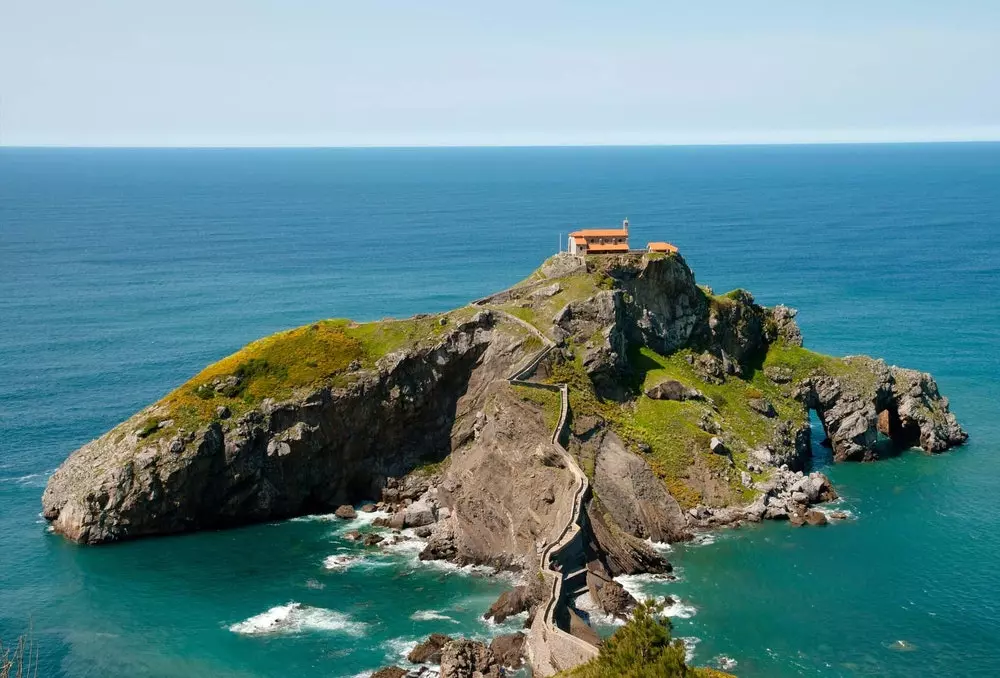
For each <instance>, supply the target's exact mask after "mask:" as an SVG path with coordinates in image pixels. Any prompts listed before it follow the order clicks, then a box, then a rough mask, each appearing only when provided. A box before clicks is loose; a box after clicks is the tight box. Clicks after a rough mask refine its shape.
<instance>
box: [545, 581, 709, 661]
mask: <svg viewBox="0 0 1000 678" xmlns="http://www.w3.org/2000/svg"><path fill="white" fill-rule="evenodd" d="M662 609H663V608H662V605H660V604H659V603H656V602H654V601H652V600H647V601H646V602H644V603H641V604H639V605H638V606H637V607H636V608H635V612H634V613H633V615H632V619H631V620H629V622H628V623H627V624H625V626H623V627H621V628H620V629H618V630H617V631H615V634H614V635H613V636H611V638H609V639H608V640H607V642H605V643H604V645H603V646H602V647H601V651H600V654H599V655H598V656H597V658H596V659H592V660H591V661H589V662H587V663H586V664H584V665H582V666H578V667H577V668H575V669H573V670H572V671H570V672H568V673H567V674H565V675H566V676H567V678H570V677H571V678H612V677H615V678H684V677H687V676H691V675H694V674H693V672H692V671H691V670H690V669H688V667H687V666H686V665H685V664H684V644H683V643H682V642H681V641H679V640H672V639H671V638H670V621H669V620H667V619H665V618H662V617H659V616H657V614H658V613H659V612H660V611H661V610H662Z"/></svg>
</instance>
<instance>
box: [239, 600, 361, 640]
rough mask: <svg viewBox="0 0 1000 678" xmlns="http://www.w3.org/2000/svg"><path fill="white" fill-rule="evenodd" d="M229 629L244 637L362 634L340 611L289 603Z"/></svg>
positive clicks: (357, 624)
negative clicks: (319, 633)
mask: <svg viewBox="0 0 1000 678" xmlns="http://www.w3.org/2000/svg"><path fill="white" fill-rule="evenodd" d="M229 630H230V631H232V632H233V633H239V634H241V635H247V636H256V635H266V634H272V633H289V634H291V633H303V632H308V631H331V632H340V633H347V634H349V635H352V636H360V635H364V633H365V630H366V625H365V624H364V623H362V622H356V621H353V620H351V618H350V617H348V616H347V615H345V614H342V613H340V612H335V611H333V610H327V609H325V608H322V607H310V606H308V605H303V604H302V603H296V602H294V601H293V602H290V603H287V604H285V605H276V606H275V607H272V608H271V609H269V610H267V611H266V612H261V613H260V614H258V615H254V616H253V617H250V618H249V619H245V620H243V621H241V622H239V623H237V624H233V625H232V626H230V627H229Z"/></svg>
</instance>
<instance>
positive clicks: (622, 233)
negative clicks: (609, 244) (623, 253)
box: [570, 228, 628, 238]
mask: <svg viewBox="0 0 1000 678" xmlns="http://www.w3.org/2000/svg"><path fill="white" fill-rule="evenodd" d="M570 236H572V237H574V238H577V237H579V238H627V237H628V231H626V230H625V229H622V228H585V229H583V230H582V231H573V232H572V233H570Z"/></svg>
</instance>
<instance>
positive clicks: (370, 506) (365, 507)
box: [359, 504, 375, 513]
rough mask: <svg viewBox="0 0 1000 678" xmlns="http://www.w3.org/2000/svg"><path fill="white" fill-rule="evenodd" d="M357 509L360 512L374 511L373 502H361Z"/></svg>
mask: <svg viewBox="0 0 1000 678" xmlns="http://www.w3.org/2000/svg"><path fill="white" fill-rule="evenodd" d="M359 510H360V511H361V512H362V513H375V504H362V505H361V508H360V509H359Z"/></svg>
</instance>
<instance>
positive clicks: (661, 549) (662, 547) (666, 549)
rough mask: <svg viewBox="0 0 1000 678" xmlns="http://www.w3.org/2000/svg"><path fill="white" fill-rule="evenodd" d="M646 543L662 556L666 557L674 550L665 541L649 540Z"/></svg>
mask: <svg viewBox="0 0 1000 678" xmlns="http://www.w3.org/2000/svg"><path fill="white" fill-rule="evenodd" d="M646 543H647V544H649V546H650V548H652V549H653V550H654V551H656V552H657V553H659V554H660V555H661V556H665V555H667V554H668V553H670V552H671V551H673V550H674V547H673V546H671V545H670V544H668V543H667V542H665V541H653V540H652V539H647V540H646Z"/></svg>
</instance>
